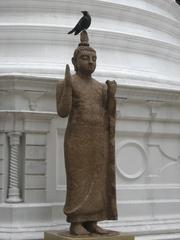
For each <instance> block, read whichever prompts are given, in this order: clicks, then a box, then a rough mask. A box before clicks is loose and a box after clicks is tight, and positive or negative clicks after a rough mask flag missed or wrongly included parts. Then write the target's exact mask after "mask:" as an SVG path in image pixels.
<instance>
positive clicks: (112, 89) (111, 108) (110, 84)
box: [106, 80, 117, 116]
mask: <svg viewBox="0 0 180 240" xmlns="http://www.w3.org/2000/svg"><path fill="white" fill-rule="evenodd" d="M106 84H107V97H106V108H107V111H108V113H109V114H110V115H111V116H115V113H116V99H115V93H116V88H117V84H116V82H115V81H109V80H108V81H106Z"/></svg>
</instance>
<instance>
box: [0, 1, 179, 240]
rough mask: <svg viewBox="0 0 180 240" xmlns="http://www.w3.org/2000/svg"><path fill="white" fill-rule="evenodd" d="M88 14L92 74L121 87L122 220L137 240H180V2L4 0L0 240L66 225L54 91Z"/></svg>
mask: <svg viewBox="0 0 180 240" xmlns="http://www.w3.org/2000/svg"><path fill="white" fill-rule="evenodd" d="M82 10H87V11H89V12H90V14H91V16H92V24H91V27H90V28H89V30H88V33H89V38H90V44H91V46H92V47H93V48H95V49H96V51H97V56H98V59H97V69H96V72H95V74H94V77H95V78H96V79H97V80H99V81H101V82H105V81H106V80H107V79H109V80H116V81H117V83H118V91H117V94H116V97H117V121H116V166H117V200H118V212H119V219H118V221H115V222H103V223H102V224H103V226H105V227H107V228H111V229H114V230H118V231H122V232H125V233H126V232H127V233H133V234H135V235H136V240H146V239H147V240H148V239H149V240H153V239H154V240H164V239H171V240H174V239H180V6H179V5H178V4H177V3H176V2H175V1H174V0H6V1H4V0H0V32H1V34H0V240H7V239H8V240H20V239H21V240H42V239H43V233H44V231H49V230H55V229H64V228H67V227H68V224H67V223H66V221H65V215H64V214H63V205H64V200H65V193H66V182H65V170H64V157H63V136H64V131H65V126H66V119H60V118H59V117H58V116H57V113H56V102H55V88H56V83H57V81H58V80H62V79H63V78H64V70H65V65H66V64H70V67H71V71H72V72H73V66H72V64H71V57H72V55H73V52H74V49H75V48H76V47H77V44H78V42H79V36H74V35H68V34H67V32H68V31H69V30H70V29H71V28H72V27H74V25H75V24H76V22H77V21H78V20H79V18H80V17H81V11H82Z"/></svg>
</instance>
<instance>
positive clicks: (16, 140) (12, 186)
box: [6, 132, 22, 203]
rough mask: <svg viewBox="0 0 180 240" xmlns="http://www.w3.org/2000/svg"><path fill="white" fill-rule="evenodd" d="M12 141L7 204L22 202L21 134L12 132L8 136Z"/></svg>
mask: <svg viewBox="0 0 180 240" xmlns="http://www.w3.org/2000/svg"><path fill="white" fill-rule="evenodd" d="M8 137H9V140H10V157H9V183H8V196H7V199H6V202H8V203H18V202H22V199H21V197H20V187H19V145H20V137H21V133H20V132H10V133H9V134H8Z"/></svg>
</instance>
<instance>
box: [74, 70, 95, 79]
mask: <svg viewBox="0 0 180 240" xmlns="http://www.w3.org/2000/svg"><path fill="white" fill-rule="evenodd" d="M76 74H77V76H78V77H79V78H81V79H83V80H86V81H90V80H91V79H92V77H91V74H88V73H83V72H79V71H77V72H76Z"/></svg>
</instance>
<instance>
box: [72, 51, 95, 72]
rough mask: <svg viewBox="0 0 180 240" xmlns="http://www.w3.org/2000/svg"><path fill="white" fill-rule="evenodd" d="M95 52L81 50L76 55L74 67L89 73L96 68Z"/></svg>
mask: <svg viewBox="0 0 180 240" xmlns="http://www.w3.org/2000/svg"><path fill="white" fill-rule="evenodd" d="M96 59H97V57H96V53H95V52H94V51H87V50H84V51H81V52H80V53H79V54H78V56H77V62H76V67H77V70H78V71H79V72H82V73H85V74H91V73H93V72H94V70H95V68H96Z"/></svg>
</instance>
